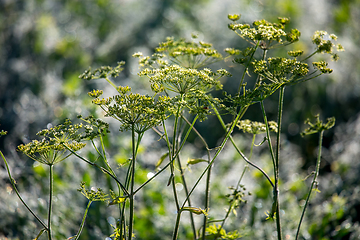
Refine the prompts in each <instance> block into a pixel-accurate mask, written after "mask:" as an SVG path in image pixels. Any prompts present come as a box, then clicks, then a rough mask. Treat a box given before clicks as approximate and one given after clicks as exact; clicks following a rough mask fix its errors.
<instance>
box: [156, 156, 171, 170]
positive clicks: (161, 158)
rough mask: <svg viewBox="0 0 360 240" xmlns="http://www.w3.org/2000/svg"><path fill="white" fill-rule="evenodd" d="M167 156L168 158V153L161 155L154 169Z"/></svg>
mask: <svg viewBox="0 0 360 240" xmlns="http://www.w3.org/2000/svg"><path fill="white" fill-rule="evenodd" d="M167 156H169V153H168V152H167V153H165V154H163V155H162V156H161V157H160V159H159V161H158V162H157V163H156V165H155V168H158V167H159V166H160V165H161V163H162V162H163V161H164V160H165V158H166V157H167Z"/></svg>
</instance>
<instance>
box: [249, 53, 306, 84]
mask: <svg viewBox="0 0 360 240" xmlns="http://www.w3.org/2000/svg"><path fill="white" fill-rule="evenodd" d="M252 65H253V66H254V68H255V70H254V72H255V73H257V74H259V75H261V76H262V77H264V78H265V79H268V80H270V81H271V82H273V83H287V84H292V83H295V82H296V81H298V80H299V79H302V78H303V77H304V76H306V75H307V74H308V72H309V69H308V65H307V64H306V63H303V62H300V61H297V60H296V59H289V58H282V57H276V58H268V59H267V60H259V61H257V60H254V61H253V62H252Z"/></svg>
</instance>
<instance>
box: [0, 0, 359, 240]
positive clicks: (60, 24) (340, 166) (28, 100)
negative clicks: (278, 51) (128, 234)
mask: <svg viewBox="0 0 360 240" xmlns="http://www.w3.org/2000/svg"><path fill="white" fill-rule="evenodd" d="M359 9H360V1H346V0H341V1H340V0H336V1H312V0H305V1H291V0H277V1H276V0H256V1H249V0H242V1H235V0H226V1H223V0H192V1H188V0H186V1H184V0H175V1H167V0H157V1H145V0H135V1H116V0H97V1H95V0H94V1H66V0H62V1H55V0H48V1H46V0H27V1H2V2H0V130H1V129H3V130H6V131H8V132H9V135H8V136H7V137H6V138H5V137H3V138H0V149H1V150H3V152H4V153H5V155H6V157H7V158H8V161H9V162H11V165H12V166H11V167H12V171H13V175H14V176H13V177H14V178H15V179H16V181H17V183H18V186H19V190H20V191H21V193H22V194H23V195H24V197H25V198H26V199H27V200H28V201H29V205H31V206H33V207H34V208H35V209H36V210H37V211H38V212H40V213H41V214H43V215H44V216H46V203H45V199H42V198H41V197H39V196H42V195H43V194H46V189H47V188H46V187H45V186H46V185H47V183H45V182H43V177H44V176H47V174H48V173H47V171H46V169H44V168H43V167H42V166H41V165H38V164H34V163H33V161H31V160H29V159H26V158H25V157H24V156H22V155H20V154H18V153H17V152H16V151H15V149H16V146H17V145H19V144H21V143H27V142H28V141H29V139H32V138H33V137H34V136H35V134H36V132H37V131H39V130H40V129H43V128H46V127H47V126H51V125H55V124H58V123H61V122H63V120H64V119H65V118H67V117H68V118H75V117H76V115H78V114H82V115H87V114H88V113H89V112H90V113H94V114H99V112H97V110H96V109H95V108H93V107H92V106H90V104H89V101H88V97H87V96H85V95H84V94H83V93H84V92H87V91H88V90H91V89H93V88H100V89H107V90H109V91H111V90H110V88H107V87H106V86H105V85H103V83H101V82H95V83H94V82H85V81H83V80H81V79H79V78H78V76H79V75H80V73H82V72H83V70H84V69H87V68H88V66H95V67H97V66H101V65H113V64H114V63H116V62H118V61H121V60H125V61H126V62H127V65H128V67H127V69H126V70H125V71H124V72H122V73H121V77H120V78H118V79H119V80H118V81H121V82H117V83H118V84H119V85H120V84H121V85H130V86H131V87H136V88H137V89H142V88H144V83H143V81H142V80H141V79H139V78H138V77H137V75H136V73H137V69H138V66H137V63H136V61H135V60H133V59H132V58H131V55H132V54H133V53H134V52H138V51H142V52H145V53H147V54H151V53H152V49H153V48H154V47H156V46H157V45H158V43H159V42H162V41H164V40H165V38H166V37H167V36H175V37H185V38H190V36H191V34H193V33H195V34H197V35H198V37H199V39H200V40H204V41H206V42H212V43H213V44H214V47H215V48H216V49H219V50H222V49H224V48H225V47H228V46H234V47H239V48H240V47H241V48H243V46H238V44H239V41H238V38H236V36H234V35H233V34H231V32H230V31H229V30H228V29H227V27H226V26H227V24H228V20H227V18H226V16H227V14H228V13H240V14H242V21H244V22H253V21H254V20H256V19H268V20H269V21H273V20H275V19H276V18H277V17H278V16H282V17H289V18H290V19H291V26H292V27H296V28H298V29H299V30H300V31H301V32H302V38H303V39H309V40H310V36H311V35H312V34H313V32H314V31H315V30H318V29H321V30H326V31H328V32H334V33H335V34H336V35H337V36H338V37H339V42H341V43H342V44H343V45H344V47H345V49H346V50H347V51H346V52H345V53H344V54H342V56H341V61H340V62H339V63H338V64H337V65H334V66H330V67H331V68H334V73H333V74H332V75H330V76H326V77H321V78H320V79H318V80H317V81H315V82H308V83H307V84H304V85H301V86H299V87H297V88H296V89H295V88H294V89H289V90H288V92H287V93H286V95H285V100H284V102H285V105H284V107H285V108H287V109H291V110H292V111H286V109H285V112H291V113H292V114H291V115H285V116H284V123H283V126H284V128H285V129H287V131H286V136H285V138H283V139H286V140H284V141H285V142H284V151H285V153H284V154H283V157H282V158H283V161H284V169H286V170H287V171H286V172H287V175H286V176H283V177H284V179H289V181H288V186H285V188H286V189H287V191H289V192H296V193H297V196H300V197H303V196H304V195H305V194H306V186H307V185H306V184H304V182H303V181H302V178H303V177H304V176H306V175H308V174H309V173H310V172H311V171H312V170H313V168H311V166H314V162H315V161H316V146H317V139H316V137H314V138H310V141H307V143H306V144H305V141H303V140H302V138H300V134H299V133H300V132H301V130H302V129H303V121H304V119H306V118H308V117H312V116H314V115H315V114H318V113H320V114H321V115H322V116H335V117H336V119H337V121H336V126H335V128H334V130H333V131H332V130H331V131H329V132H327V133H326V134H325V136H324V149H323V161H322V162H323V164H322V165H321V166H320V173H321V174H320V177H319V182H320V183H321V184H320V186H321V188H320V190H321V193H318V194H316V196H315V197H314V199H313V201H314V204H313V206H309V207H310V208H311V210H310V211H309V216H308V218H309V219H313V220H314V221H312V222H309V223H308V225H304V226H303V228H305V229H307V231H306V232H307V234H308V236H307V239H357V238H358V237H360V200H359V196H360V195H359V194H360V188H359V185H360V178H359V177H358V173H359V172H360V163H359V161H358V156H360V148H359V146H358V143H359V141H360V139H359V136H360V123H359V122H360V118H359V115H358V113H359V111H360V102H359V100H358V99H359V96H360V78H359V76H360V72H359V71H360V70H359V69H360V66H359V64H360V61H359V53H360V51H359V44H358V43H359V42H360V39H359V34H358V33H359V31H360V29H359V28H360V27H359V24H358V19H360V11H359ZM309 42H310V41H309ZM242 44H244V43H242ZM299 44H303V45H302V46H301V47H303V48H305V49H307V48H308V49H310V47H311V46H310V45H309V46H304V44H306V43H304V42H302V43H299ZM309 51H310V50H309ZM220 67H223V66H219V68H220ZM228 70H229V71H230V72H232V73H233V75H237V71H238V70H235V68H230V69H228ZM223 84H224V88H225V89H227V91H228V92H230V93H231V89H234V88H236V86H235V87H234V83H232V81H231V78H229V79H228V80H227V81H225V82H223ZM139 91H141V90H139ZM267 104H268V106H267V107H268V109H270V111H269V112H268V114H269V119H273V118H275V115H276V110H277V109H276V99H274V103H272V102H271V101H270V102H268V103H267ZM272 106H273V111H271V107H272ZM84 107H86V109H83V108H84ZM89 109H90V110H89ZM260 111H261V110H260V109H258V110H254V111H252V112H250V113H248V115H247V116H246V117H247V118H251V119H254V120H261V112H260ZM208 129H212V131H211V134H212V135H211V139H210V136H209V135H207V134H206V133H207V132H209V131H208ZM216 129H220V130H221V127H219V126H218V123H217V121H216V120H215V119H211V118H210V119H209V120H207V121H206V122H205V124H203V125H201V126H199V129H198V130H199V131H201V133H202V134H204V137H205V138H207V140H208V141H209V143H210V144H211V145H212V146H211V147H213V146H215V145H216V144H217V143H218V140H219V138H220V137H221V134H222V131H220V130H219V131H217V130H216ZM113 131H117V130H116V129H114V130H113ZM214 136H215V137H214ZM148 138H149V139H155V138H156V137H155V136H148ZM235 139H236V141H237V142H238V143H239V144H240V146H241V145H242V144H243V145H242V146H243V148H244V149H246V144H245V142H246V141H249V139H246V138H245V137H242V136H240V135H239V136H236V137H235ZM108 141H111V142H116V143H117V145H116V146H115V147H117V146H121V147H122V150H121V152H120V153H118V154H117V155H116V156H114V158H115V159H116V161H117V162H118V163H123V162H125V161H126V160H127V159H124V156H129V155H130V151H131V148H130V146H129V145H130V144H129V143H128V136H127V135H120V136H118V137H117V138H116V139H110V140H108ZM192 141H193V142H194V144H197V141H198V140H197V139H196V137H195V136H193V140H192ZM250 141H251V139H250ZM256 141H258V142H261V139H257V140H256ZM149 142H150V141H149ZM109 146H110V145H109ZM149 148H151V150H152V151H154V152H156V151H158V155H159V154H160V153H161V149H162V146H161V144H159V145H158V146H157V145H149V144H148V145H147V141H144V143H143V145H142V146H141V149H140V151H143V153H144V154H145V155H144V157H143V159H139V161H141V162H142V167H143V168H142V169H141V171H139V176H138V178H139V179H141V178H146V174H147V173H148V172H149V171H150V170H151V168H152V166H153V165H154V164H156V161H157V158H156V156H153V155H152V154H154V153H152V152H151V151H149V150H148V149H149ZM246 150H249V149H246ZM194 151H195V150H194V149H192V148H191V147H189V149H188V152H189V153H193V152H194ZM224 151H225V152H226V154H225V155H224V156H223V157H222V159H221V161H223V162H224V163H225V165H224V166H225V167H224V168H226V163H227V162H228V169H229V168H231V167H232V165H231V164H232V162H234V161H237V163H238V164H240V163H239V160H238V159H237V157H236V152H234V150H233V149H231V148H230V147H229V149H225V150H224ZM254 151H255V152H254V155H256V156H262V153H263V150H262V147H259V148H257V149H256V150H254ZM160 155H161V154H160ZM87 157H88V158H89V159H91V158H94V157H95V156H92V155H91V153H89V156H87ZM199 157H201V156H199ZM145 159H146V160H145ZM259 159H261V162H259V164H261V165H262V166H264V168H265V169H266V168H270V167H271V166H270V165H269V166H267V164H269V159H265V158H263V157H260V158H259ZM71 169H77V170H78V171H75V172H74V171H70V170H71ZM149 169H150V170H149ZM228 169H217V170H216V171H218V174H214V175H219V176H222V174H221V173H222V172H225V171H226V170H228ZM295 169H296V170H297V171H295ZM193 170H194V171H196V169H193ZM298 171H301V173H302V175H297V174H295V173H296V172H298ZM70 173H71V174H70ZM141 173H142V174H141ZM54 174H55V181H56V185H57V186H58V187H57V188H56V189H55V196H56V206H55V207H56V208H57V210H58V211H61V212H62V215H59V216H57V218H56V219H55V220H54V221H55V223H54V225H56V224H58V225H59V226H61V228H60V229H58V230H57V233H56V234H57V235H56V239H63V238H65V237H68V236H70V232H71V233H73V231H75V230H76V227H77V226H78V224H79V223H78V222H74V219H76V220H78V219H81V214H82V210H83V208H84V207H85V206H86V201H85V200H86V199H85V198H84V199H82V200H79V197H76V198H74V196H75V195H77V194H78V193H77V191H76V189H77V188H78V183H80V182H81V181H86V182H87V184H88V187H103V186H108V185H111V182H110V181H107V182H106V181H105V182H104V181H98V182H97V181H96V180H97V178H99V179H100V176H99V175H98V173H97V172H96V171H94V170H92V169H90V168H89V167H88V166H86V165H83V164H81V163H78V162H75V161H68V162H64V164H62V166H61V167H59V168H58V169H57V170H56V171H55V173H54ZM234 174H236V173H234ZM90 176H91V177H90ZM227 178H231V176H229V177H226V178H225V179H222V178H219V179H216V178H215V179H214V180H213V181H214V182H217V181H219V182H220V181H230V180H229V179H227ZM252 178H253V179H254V180H253V181H252V180H251V179H250V180H248V181H247V182H245V183H244V185H245V186H246V187H247V189H249V191H251V192H252V193H253V194H252V196H248V200H249V203H248V204H247V205H245V206H244V207H243V208H244V209H242V211H244V212H250V217H249V218H247V219H243V218H241V217H240V216H239V221H241V222H243V223H244V224H245V225H246V224H247V226H248V227H249V228H247V229H244V232H246V231H247V232H248V234H250V235H252V236H254V238H256V237H257V238H259V239H260V238H261V237H263V236H267V237H268V238H269V239H271V237H272V236H273V235H272V234H273V233H272V232H271V230H269V229H271V228H269V229H268V230H266V231H265V232H261V233H260V232H257V231H256V229H257V228H258V227H259V224H267V223H264V222H263V218H264V211H266V208H265V207H264V205H266V204H267V203H268V202H269V199H268V198H269V194H268V192H269V191H271V189H269V188H268V186H267V185H266V182H265V180H264V179H262V178H261V176H259V175H257V173H256V172H255V171H253V172H252ZM90 179H92V181H93V183H92V182H90ZM255 180H256V182H257V184H254V182H255ZM262 181H264V182H262ZM95 182H96V184H98V185H95ZM72 183H76V184H75V185H73V184H72ZM0 188H1V189H0V192H1V194H0V215H1V216H5V217H2V218H1V219H0V238H1V239H2V238H5V237H7V238H9V239H29V236H36V234H37V233H38V230H37V229H38V228H39V226H38V224H37V223H36V222H35V221H34V220H33V219H32V217H31V215H29V213H28V212H27V211H26V210H25V209H24V208H23V207H22V205H21V203H20V202H19V200H18V199H17V198H16V195H15V194H14V193H13V192H12V191H11V187H10V184H9V180H8V178H7V173H6V170H5V167H4V165H3V164H0ZM68 188H70V189H71V190H70V191H68V190H67V189H68ZM65 190H66V191H65ZM217 190H218V194H219V197H218V198H216V197H215V198H214V199H219V201H222V200H221V197H220V196H223V195H226V191H225V190H224V189H221V188H220V186H219V189H217ZM77 196H78V195H77ZM139 198H142V199H144V206H142V209H140V212H141V214H140V215H137V217H138V218H139V219H136V221H137V222H139V226H140V227H139V228H140V229H141V228H142V229H144V231H143V232H142V231H139V232H141V234H139V235H138V236H137V238H139V239H149V238H147V237H148V235H147V234H145V233H146V232H147V231H149V233H151V236H153V239H166V238H168V236H171V232H172V226H168V225H166V221H167V220H168V219H166V218H163V219H162V220H161V221H159V222H150V221H149V220H147V217H146V216H148V215H151V216H153V217H155V218H156V216H157V215H159V216H163V215H164V212H165V211H171V209H170V210H169V209H168V208H169V206H166V201H165V200H166V198H169V196H166V195H165V194H164V193H163V192H162V189H161V188H157V186H151V188H150V187H149V189H145V191H144V192H143V193H142V195H140V196H139ZM286 198H291V195H290V194H289V195H287V196H286V197H285V199H284V201H286V200H287V199H286ZM69 199H72V200H71V201H69ZM75 199H76V201H75ZM80 199H81V198H80ZM145 199H146V200H145ZM68 202H71V208H69V206H68V204H67V203H68ZM213 205H214V204H213ZM286 207H287V208H293V209H294V212H293V213H286V214H285V219H286V222H288V224H289V226H290V225H291V224H292V219H297V218H296V217H295V215H296V214H299V212H300V210H298V206H286ZM296 209H297V210H296ZM103 211H104V210H103V208H101V207H100V204H98V203H94V205H93V206H92V208H91V209H90V211H89V217H88V219H89V220H88V222H87V223H86V224H87V225H88V228H87V229H86V231H85V232H84V233H83V235H82V238H81V239H104V236H108V235H109V233H110V232H111V231H112V229H111V226H110V224H109V223H111V224H114V222H113V221H115V219H114V218H112V217H111V214H110V217H109V218H108V219H101V218H99V216H101V215H104V212H103ZM220 211H221V210H220V209H219V212H220ZM109 212H110V213H111V209H109ZM239 215H241V214H239ZM293 224H296V223H293ZM95 226H96V227H95ZM160 227H161V229H162V232H161V233H159V232H157V231H156V229H159V228H160ZM234 227H237V226H234ZM249 229H250V230H249ZM184 231H185V230H184ZM185 232H186V231H185ZM160 234H161V235H160ZM257 234H259V235H257ZM260 234H261V235H260ZM288 234H291V233H288ZM149 235H150V234H149ZM164 236H165V238H164ZM305 236H306V235H305Z"/></svg>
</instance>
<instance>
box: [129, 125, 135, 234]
mask: <svg viewBox="0 0 360 240" xmlns="http://www.w3.org/2000/svg"><path fill="white" fill-rule="evenodd" d="M131 142H132V161H131V181H130V196H129V198H130V214H129V218H130V219H129V239H132V233H133V222H134V182H135V160H136V146H135V144H136V143H135V126H134V125H132V128H131Z"/></svg>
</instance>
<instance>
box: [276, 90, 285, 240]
mask: <svg viewBox="0 0 360 240" xmlns="http://www.w3.org/2000/svg"><path fill="white" fill-rule="evenodd" d="M284 91H285V85H283V86H281V87H280V93H279V108H278V130H277V136H276V155H275V156H276V158H275V164H276V172H275V201H276V229H277V233H278V239H279V240H282V231H281V220H280V199H279V159H280V145H281V140H280V135H281V124H282V111H283V105H284Z"/></svg>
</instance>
